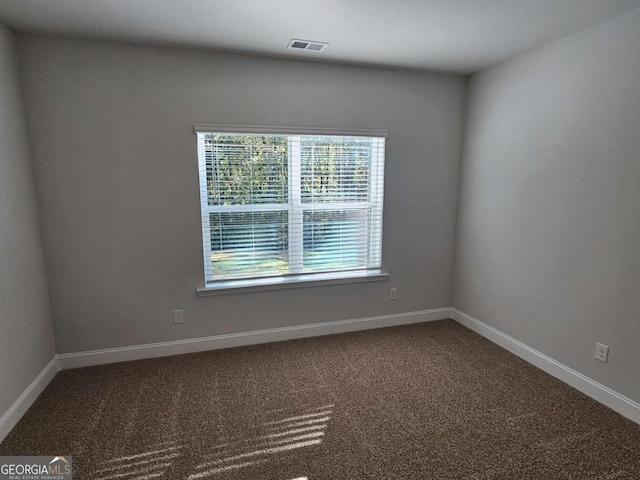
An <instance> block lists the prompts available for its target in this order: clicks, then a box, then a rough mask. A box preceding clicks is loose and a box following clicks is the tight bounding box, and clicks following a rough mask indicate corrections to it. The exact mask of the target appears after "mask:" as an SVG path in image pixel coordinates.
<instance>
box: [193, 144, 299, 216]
mask: <svg viewBox="0 0 640 480" xmlns="http://www.w3.org/2000/svg"><path fill="white" fill-rule="evenodd" d="M204 155H205V166H206V178H207V203H208V205H259V204H267V203H287V201H288V182H289V180H288V174H287V172H288V161H289V152H288V139H287V136H281V135H280V136H278V135H232V134H206V135H205V138H204Z"/></svg>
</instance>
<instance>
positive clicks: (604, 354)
mask: <svg viewBox="0 0 640 480" xmlns="http://www.w3.org/2000/svg"><path fill="white" fill-rule="evenodd" d="M595 357H596V360H600V361H601V362H604V363H607V360H609V347H607V346H606V345H603V344H601V343H596V355H595Z"/></svg>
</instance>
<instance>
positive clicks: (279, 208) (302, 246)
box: [196, 127, 385, 283]
mask: <svg viewBox="0 0 640 480" xmlns="http://www.w3.org/2000/svg"><path fill="white" fill-rule="evenodd" d="M283 130H284V129H283ZM196 133H197V138H198V160H199V167H200V198H201V210H202V234H203V252H204V270H205V281H206V282H207V283H211V282H216V281H222V280H232V279H249V278H262V277H271V276H285V275H304V274H311V273H320V272H345V271H350V270H370V269H379V268H380V267H381V261H382V258H381V254H382V203H383V175H384V146H385V139H384V137H383V136H374V135H371V136H363V135H361V134H358V135H354V134H350V135H337V134H333V133H331V134H327V133H326V132H320V131H318V132H309V133H307V132H306V131H305V132H304V134H299V133H300V132H295V131H294V130H293V129H287V130H286V134H285V133H282V134H280V133H273V129H265V130H264V131H256V130H255V128H252V129H249V128H248V127H247V132H246V133H245V132H242V131H241V128H240V127H238V128H236V129H234V131H232V132H229V131H226V132H225V131H224V130H219V129H214V128H202V127H200V128H198V127H196Z"/></svg>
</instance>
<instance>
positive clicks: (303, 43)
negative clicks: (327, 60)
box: [289, 38, 329, 52]
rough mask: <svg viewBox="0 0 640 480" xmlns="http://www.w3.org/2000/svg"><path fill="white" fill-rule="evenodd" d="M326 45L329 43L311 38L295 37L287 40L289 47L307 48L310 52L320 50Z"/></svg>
mask: <svg viewBox="0 0 640 480" xmlns="http://www.w3.org/2000/svg"><path fill="white" fill-rule="evenodd" d="M327 45H329V44H328V43H326V42H312V41H311V40H298V39H297V38H292V39H291V41H290V42H289V48H293V49H294V50H309V51H311V52H321V51H322V50H323V49H324V47H326V46H327Z"/></svg>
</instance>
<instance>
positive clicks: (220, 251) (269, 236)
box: [209, 211, 289, 280]
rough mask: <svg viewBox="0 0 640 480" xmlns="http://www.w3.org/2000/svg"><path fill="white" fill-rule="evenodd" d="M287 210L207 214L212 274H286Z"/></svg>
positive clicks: (232, 276)
mask: <svg viewBox="0 0 640 480" xmlns="http://www.w3.org/2000/svg"><path fill="white" fill-rule="evenodd" d="M288 217H289V215H288V212H287V211H277V212H234V213H210V214H209V225H210V232H211V269H212V272H211V277H212V279H214V280H221V279H228V278H247V277H265V276H273V275H282V274H286V273H288V270H289V259H288V248H289V234H288V222H289V218H288Z"/></svg>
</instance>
